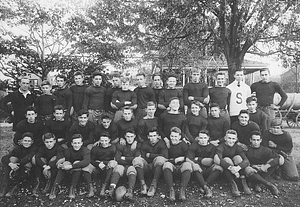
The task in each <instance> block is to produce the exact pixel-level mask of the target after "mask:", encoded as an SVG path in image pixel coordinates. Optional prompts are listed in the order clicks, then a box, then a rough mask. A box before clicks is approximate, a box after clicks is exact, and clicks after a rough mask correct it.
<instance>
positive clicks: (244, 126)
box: [231, 110, 260, 150]
mask: <svg viewBox="0 0 300 207" xmlns="http://www.w3.org/2000/svg"><path fill="white" fill-rule="evenodd" d="M249 119H250V115H249V111H248V110H241V111H240V114H239V116H238V121H236V122H234V123H233V124H232V126H231V128H232V129H234V130H235V131H236V132H237V135H238V138H239V145H241V146H242V147H243V148H244V149H245V150H246V149H247V146H248V145H250V138H251V133H252V132H253V131H260V128H259V126H258V125H257V124H256V123H255V122H253V121H250V120H249Z"/></svg>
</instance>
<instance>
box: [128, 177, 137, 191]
mask: <svg viewBox="0 0 300 207" xmlns="http://www.w3.org/2000/svg"><path fill="white" fill-rule="evenodd" d="M135 182H136V174H133V173H132V174H129V175H128V188H131V189H134V186H135Z"/></svg>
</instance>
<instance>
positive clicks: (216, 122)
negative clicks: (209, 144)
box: [206, 116, 230, 142]
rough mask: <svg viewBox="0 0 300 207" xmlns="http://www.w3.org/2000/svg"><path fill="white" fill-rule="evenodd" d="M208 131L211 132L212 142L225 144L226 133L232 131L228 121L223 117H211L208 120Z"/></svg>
mask: <svg viewBox="0 0 300 207" xmlns="http://www.w3.org/2000/svg"><path fill="white" fill-rule="evenodd" d="M206 129H207V130H208V131H209V134H210V139H211V140H220V142H223V141H224V136H225V134H226V131H227V130H228V129H230V126H229V123H228V121H227V119H225V118H224V117H222V116H220V117H219V118H215V117H212V116H209V117H208V118H207V127H206Z"/></svg>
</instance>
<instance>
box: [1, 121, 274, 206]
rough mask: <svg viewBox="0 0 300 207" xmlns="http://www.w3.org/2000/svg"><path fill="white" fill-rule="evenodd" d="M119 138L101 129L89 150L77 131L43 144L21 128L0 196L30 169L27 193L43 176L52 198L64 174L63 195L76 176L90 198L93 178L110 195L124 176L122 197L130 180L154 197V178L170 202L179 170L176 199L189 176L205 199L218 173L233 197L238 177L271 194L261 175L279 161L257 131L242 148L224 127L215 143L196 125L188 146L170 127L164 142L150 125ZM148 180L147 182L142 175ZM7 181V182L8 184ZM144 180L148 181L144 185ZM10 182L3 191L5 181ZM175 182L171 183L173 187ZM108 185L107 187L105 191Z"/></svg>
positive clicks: (130, 185)
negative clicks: (66, 140) (65, 141)
mask: <svg viewBox="0 0 300 207" xmlns="http://www.w3.org/2000/svg"><path fill="white" fill-rule="evenodd" d="M124 138H125V142H124V143H118V144H112V143H111V137H110V134H109V133H107V132H103V133H101V134H100V138H99V141H98V143H97V144H96V145H94V146H93V148H92V149H91V150H89V149H88V148H87V147H85V146H84V144H83V137H82V135H81V134H74V135H73V136H72V138H71V141H70V142H71V143H70V147H69V148H63V147H61V145H59V144H58V143H56V137H55V135H54V134H52V133H45V134H44V135H43V142H44V145H43V146H42V147H39V148H37V147H36V145H33V141H34V139H33V135H32V134H31V133H28V132H26V133H24V134H23V135H22V138H21V140H20V146H17V147H16V148H14V149H13V150H12V151H11V152H10V153H9V154H8V155H6V156H4V157H3V158H2V162H3V164H4V171H5V176H4V179H3V187H2V189H1V192H0V197H4V196H5V197H11V196H12V195H13V194H14V192H15V191H16V190H17V189H18V186H19V185H21V184H22V182H24V181H25V180H26V179H27V178H28V177H29V174H30V173H34V175H35V177H36V182H35V186H34V188H33V192H32V193H33V195H35V196H38V190H39V187H40V183H41V179H42V178H43V179H46V185H45V187H44V189H43V190H42V192H43V193H49V192H50V194H49V198H50V199H55V198H56V197H57V193H58V191H59V189H60V184H61V182H62V181H63V180H64V178H67V177H71V183H70V190H69V198H75V192H76V186H77V183H78V181H79V179H80V177H81V175H82V177H83V178H84V180H85V181H86V183H87V185H88V193H87V197H89V198H90V197H93V196H94V193H95V189H94V187H93V184H92V175H93V177H94V178H95V179H99V178H100V177H104V180H103V182H102V185H101V187H100V188H101V190H100V196H105V195H106V193H107V192H108V196H109V197H111V198H113V196H114V193H115V189H116V187H117V186H118V182H119V180H120V178H121V177H123V176H126V177H127V178H128V186H127V192H126V194H125V198H126V199H128V200H132V199H133V191H134V188H135V184H136V180H138V181H137V182H138V183H139V184H140V194H141V195H144V196H149V197H151V196H154V194H155V192H156V189H157V184H158V182H159V179H160V177H164V182H165V184H166V186H167V188H168V190H169V200H170V201H175V198H176V196H175V190H174V187H175V186H174V179H175V178H176V177H178V176H176V175H179V177H180V179H181V180H180V190H179V200H182V201H184V200H186V199H187V197H186V187H187V185H188V183H189V181H190V178H191V177H192V176H193V177H194V178H195V180H196V181H197V183H199V185H200V187H201V189H202V191H203V193H204V197H205V198H211V197H212V195H213V193H212V190H211V187H210V186H211V184H212V183H213V182H214V181H215V180H216V179H217V178H218V177H219V175H220V174H222V173H223V174H224V176H225V178H226V179H227V181H228V183H230V186H231V192H232V195H233V196H240V195H241V192H240V190H239V189H238V187H237V186H238V185H237V182H241V184H242V185H241V186H242V187H243V189H242V190H243V191H244V193H245V194H251V190H250V188H249V187H248V185H247V181H246V179H247V180H248V181H251V183H252V184H254V189H255V191H258V192H259V191H260V190H261V187H260V185H261V184H263V185H264V186H265V187H266V188H268V189H269V190H270V191H271V193H272V194H273V195H278V194H279V191H278V189H277V187H276V186H275V185H274V184H272V183H270V182H269V181H267V180H266V178H267V177H268V176H269V175H270V174H271V173H272V172H273V171H274V170H275V169H276V168H278V166H279V160H280V156H279V155H278V154H277V153H275V152H274V151H272V150H271V149H270V148H266V147H263V146H261V142H262V137H261V134H260V132H259V131H254V132H252V134H251V139H250V143H251V145H250V146H247V147H248V150H247V151H245V150H244V149H243V148H242V147H241V146H240V144H239V142H238V137H237V132H236V131H235V130H228V131H227V132H226V136H225V142H223V143H221V144H219V146H215V145H213V144H211V143H210V142H209V140H210V137H209V133H208V131H207V130H201V131H200V132H199V136H198V137H197V138H196V139H195V142H193V143H192V144H191V145H190V146H189V145H188V144H187V143H186V142H185V141H184V139H183V137H182V134H181V130H180V129H179V128H177V127H172V128H171V129H170V147H169V148H168V147H167V146H166V144H165V142H164V141H163V139H161V138H160V136H159V133H158V131H157V129H156V128H152V129H150V130H149V131H148V135H147V138H148V139H146V140H145V141H143V142H138V141H137V137H136V132H135V131H134V129H132V128H128V129H127V130H126V131H125V136H124ZM149 175H150V178H151V179H152V180H151V182H149V183H148V180H146V179H145V178H148V177H149ZM12 184H13V185H12ZM149 184H150V185H149ZM10 185H11V186H12V187H11V188H10V190H9V186H10ZM176 187H177V186H176ZM106 190H108V191H106Z"/></svg>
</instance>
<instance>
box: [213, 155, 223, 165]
mask: <svg viewBox="0 0 300 207" xmlns="http://www.w3.org/2000/svg"><path fill="white" fill-rule="evenodd" d="M214 163H216V164H217V165H220V164H221V161H220V158H219V156H218V155H217V154H216V155H215V156H214Z"/></svg>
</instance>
